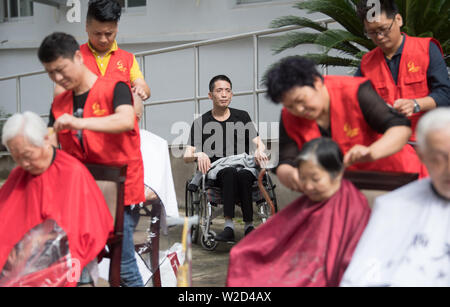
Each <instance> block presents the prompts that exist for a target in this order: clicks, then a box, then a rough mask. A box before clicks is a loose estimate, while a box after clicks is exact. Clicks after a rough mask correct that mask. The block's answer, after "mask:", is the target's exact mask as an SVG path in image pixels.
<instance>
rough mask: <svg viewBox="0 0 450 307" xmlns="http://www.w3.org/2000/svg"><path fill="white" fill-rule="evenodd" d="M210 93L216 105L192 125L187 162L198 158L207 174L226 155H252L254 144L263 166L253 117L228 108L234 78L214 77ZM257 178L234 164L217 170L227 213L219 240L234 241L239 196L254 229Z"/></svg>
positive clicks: (248, 226) (247, 221)
mask: <svg viewBox="0 0 450 307" xmlns="http://www.w3.org/2000/svg"><path fill="white" fill-rule="evenodd" d="M208 96H209V98H210V99H211V101H212V102H213V108H212V110H211V111H209V112H206V113H205V114H203V115H202V116H201V117H199V118H198V119H196V120H195V121H194V123H193V124H192V127H191V134H190V137H189V139H190V141H189V144H188V146H187V149H186V152H185V155H184V161H185V162H187V163H189V162H194V161H197V164H198V169H199V170H200V171H201V172H202V173H203V174H207V173H208V172H209V171H210V169H211V163H214V162H217V161H219V160H220V159H224V158H226V157H232V156H236V155H240V154H250V152H251V149H252V148H251V146H252V144H253V146H254V147H256V150H255V151H254V156H255V160H256V162H257V163H258V164H259V165H264V163H265V161H267V156H266V155H265V154H264V149H265V146H264V144H263V143H262V141H261V138H260V137H259V136H258V133H257V131H256V129H255V127H254V124H253V123H252V121H251V119H250V116H249V115H248V113H247V112H245V111H242V110H238V109H234V108H230V107H229V105H230V103H231V98H232V97H233V91H232V83H231V80H230V79H229V78H228V77H227V76H225V75H218V76H215V77H213V78H212V79H211V81H210V83H209V93H208ZM221 161H223V160H221ZM216 164H217V163H216ZM255 166H256V165H255ZM255 171H256V170H255ZM255 180H256V177H255V174H254V173H252V171H250V168H247V169H246V168H242V169H240V170H237V169H236V168H235V167H224V168H222V169H220V171H219V172H218V173H217V177H216V185H217V186H218V187H220V188H221V191H222V201H223V204H224V215H225V229H224V231H223V232H222V233H220V234H218V235H217V236H216V238H215V239H216V240H217V241H226V242H228V241H229V242H233V241H234V223H233V218H234V206H235V204H236V200H237V199H239V200H240V201H241V204H242V213H243V218H244V222H245V234H246V235H247V234H249V233H250V232H251V231H252V230H253V229H254V226H253V199H252V185H253V182H254V181H255Z"/></svg>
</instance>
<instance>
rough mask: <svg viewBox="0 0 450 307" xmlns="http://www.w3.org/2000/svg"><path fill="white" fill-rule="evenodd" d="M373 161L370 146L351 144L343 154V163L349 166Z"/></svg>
mask: <svg viewBox="0 0 450 307" xmlns="http://www.w3.org/2000/svg"><path fill="white" fill-rule="evenodd" d="M372 161H374V159H373V157H372V151H371V149H370V147H367V146H363V145H355V146H353V147H352V148H351V149H350V150H349V151H348V152H347V153H346V154H345V156H344V165H345V167H349V166H350V165H353V164H355V163H364V162H372Z"/></svg>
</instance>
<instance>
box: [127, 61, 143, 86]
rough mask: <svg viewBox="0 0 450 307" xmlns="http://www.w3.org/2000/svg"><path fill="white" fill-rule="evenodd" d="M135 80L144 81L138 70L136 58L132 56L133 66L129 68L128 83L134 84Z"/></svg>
mask: <svg viewBox="0 0 450 307" xmlns="http://www.w3.org/2000/svg"><path fill="white" fill-rule="evenodd" d="M136 79H144V75H143V74H142V72H141V69H140V68H139V64H138V62H137V60H136V57H135V56H133V66H131V70H130V81H131V83H133V82H134V80H136Z"/></svg>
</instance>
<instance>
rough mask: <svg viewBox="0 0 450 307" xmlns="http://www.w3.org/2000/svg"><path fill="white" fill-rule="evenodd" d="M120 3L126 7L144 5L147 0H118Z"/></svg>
mask: <svg viewBox="0 0 450 307" xmlns="http://www.w3.org/2000/svg"><path fill="white" fill-rule="evenodd" d="M119 3H120V5H121V6H122V7H123V8H125V9H127V8H132V7H139V6H146V5H147V0H119Z"/></svg>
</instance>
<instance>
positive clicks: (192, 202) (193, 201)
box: [185, 181, 200, 244]
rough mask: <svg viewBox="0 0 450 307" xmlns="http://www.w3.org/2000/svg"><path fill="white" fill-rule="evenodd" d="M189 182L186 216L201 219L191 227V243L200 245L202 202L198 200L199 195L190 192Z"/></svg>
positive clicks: (186, 193)
mask: <svg viewBox="0 0 450 307" xmlns="http://www.w3.org/2000/svg"><path fill="white" fill-rule="evenodd" d="M188 184H189V181H188V182H186V190H185V206H186V216H187V217H190V216H194V215H197V216H198V217H199V222H197V224H195V225H192V226H191V242H192V243H194V244H197V243H198V237H199V234H200V201H199V200H198V197H196V196H197V195H196V194H195V193H194V192H192V191H189V190H188Z"/></svg>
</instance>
